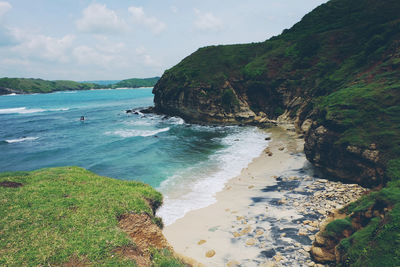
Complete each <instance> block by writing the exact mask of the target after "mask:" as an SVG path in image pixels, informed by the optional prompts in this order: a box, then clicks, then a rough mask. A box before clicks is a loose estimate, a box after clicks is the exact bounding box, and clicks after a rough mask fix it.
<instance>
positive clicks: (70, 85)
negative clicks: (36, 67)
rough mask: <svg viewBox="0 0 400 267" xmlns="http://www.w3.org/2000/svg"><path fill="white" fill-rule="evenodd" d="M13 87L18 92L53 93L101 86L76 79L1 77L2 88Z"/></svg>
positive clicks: (0, 86)
mask: <svg viewBox="0 0 400 267" xmlns="http://www.w3.org/2000/svg"><path fill="white" fill-rule="evenodd" d="M1 88H4V89H11V91H10V92H14V91H15V92H16V93H51V92H55V91H74V90H89V89H98V88H101V87H100V86H99V85H96V84H93V83H79V82H74V81H46V80H42V79H25V78H1V79H0V89H1Z"/></svg>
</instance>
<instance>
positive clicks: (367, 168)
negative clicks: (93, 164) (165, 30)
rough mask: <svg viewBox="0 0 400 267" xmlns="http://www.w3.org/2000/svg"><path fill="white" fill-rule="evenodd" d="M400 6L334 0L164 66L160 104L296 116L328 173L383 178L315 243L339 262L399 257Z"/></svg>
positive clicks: (263, 118) (197, 116)
mask: <svg viewBox="0 0 400 267" xmlns="http://www.w3.org/2000/svg"><path fill="white" fill-rule="evenodd" d="M398 14H400V2H399V1H396V0H387V1H379V0H354V1H348V0H331V1H329V2H328V3H326V4H323V5H321V6H319V7H317V8H316V9H315V10H313V11H312V12H311V13H309V14H307V15H306V16H304V18H303V19H302V20H301V21H300V22H299V23H297V24H295V25H294V26H293V27H292V28H291V29H288V30H284V31H283V32H282V34H281V35H279V36H276V37H273V38H271V39H269V40H267V41H265V42H262V43H252V44H240V45H226V46H211V47H205V48H201V49H199V50H198V51H196V52H194V53H193V54H192V55H190V56H188V57H186V58H185V59H183V60H182V61H181V62H180V63H179V64H177V65H176V66H174V67H172V68H171V69H169V70H167V71H165V73H164V74H163V75H162V77H161V79H160V80H159V82H158V83H157V84H156V85H155V87H154V89H153V93H154V95H155V98H154V102H155V108H154V109H155V111H156V112H160V113H165V114H169V115H178V116H181V117H183V118H184V119H186V120H188V121H191V122H201V123H224V124H258V125H260V124H261V125H262V124H264V123H268V122H271V121H278V122H288V121H289V122H292V123H293V124H294V125H295V127H296V131H298V132H299V133H302V134H304V136H305V147H304V150H305V153H306V156H307V158H308V160H309V161H311V162H312V163H313V164H314V165H315V166H317V167H318V168H320V169H321V171H323V172H324V173H325V175H326V177H328V178H329V177H330V178H339V179H341V180H345V181H349V182H356V183H359V184H362V185H364V186H368V187H377V188H376V189H375V190H376V191H375V192H374V193H372V194H370V195H368V196H366V197H364V198H362V199H360V200H359V201H358V202H356V203H355V204H353V206H351V207H349V208H347V209H346V211H344V212H346V216H347V218H346V219H341V220H338V221H334V222H332V224H331V225H330V226H329V227H328V230H329V231H326V230H324V232H321V235H325V238H324V239H323V238H321V240H320V243H318V242H316V244H315V246H314V247H315V249H314V250H315V251H317V252H321V251H322V250H325V252H328V254H329V255H331V256H332V257H333V258H330V259H329V260H326V261H328V262H335V263H336V264H339V265H345V266H347V265H355V266H374V265H371V263H372V262H374V263H378V262H385V263H386V264H387V265H385V266H399V264H400V257H399V256H398V255H397V254H396V253H397V252H396V253H395V254H393V253H392V252H393V251H400V247H399V243H398V238H397V239H396V238H394V237H395V236H398V235H399V234H400V227H399V224H398V217H399V215H398V210H399V205H400V198H399V197H398V196H399V195H400V186H399V183H398V182H397V180H399V178H400V19H399V15H398ZM379 189H381V190H379ZM343 227H344V228H343ZM332 229H333V230H332ZM389 233H391V234H389ZM396 240H397V241H396ZM385 244H386V245H385ZM321 247H322V248H323V249H320V248H321ZM335 253H336V254H335ZM317 254H318V253H314V251H313V256H314V257H315V259H316V260H319V259H321V258H318V255H317ZM371 255H372V256H371Z"/></svg>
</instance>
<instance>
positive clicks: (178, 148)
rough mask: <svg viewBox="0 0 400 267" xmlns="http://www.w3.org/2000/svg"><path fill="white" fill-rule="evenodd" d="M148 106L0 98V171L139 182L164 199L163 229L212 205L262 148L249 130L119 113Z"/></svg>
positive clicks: (65, 97) (110, 99) (121, 97)
mask: <svg viewBox="0 0 400 267" xmlns="http://www.w3.org/2000/svg"><path fill="white" fill-rule="evenodd" d="M152 104H153V95H152V93H151V88H143V89H124V90H90V91H76V92H57V93H51V94H36V95H8V96H0V125H1V128H0V151H1V153H0V171H16V170H34V169H39V168H44V167H54V166H66V165H74V166H80V167H83V168H86V169H88V170H90V171H93V172H95V173H97V174H100V175H104V176H110V177H113V178H117V179H124V180H139V181H142V182H145V183H147V184H150V185H151V186H153V187H155V188H157V189H158V190H160V191H161V192H163V193H164V195H165V205H164V206H163V207H162V209H161V211H160V215H161V216H162V217H163V219H164V220H165V221H166V223H167V224H168V223H171V222H173V221H174V220H176V219H177V218H179V217H182V216H183V215H184V214H185V213H186V212H187V211H189V210H191V209H195V208H201V207H204V206H207V205H209V204H211V203H212V202H213V201H215V199H214V197H213V195H214V194H215V193H216V192H218V191H220V190H221V189H222V188H223V185H224V183H225V182H226V181H227V180H228V179H229V178H232V177H234V176H236V175H238V174H239V173H240V170H241V169H242V168H244V167H246V166H247V164H248V163H249V162H250V161H251V160H252V159H253V158H254V157H255V156H257V155H259V154H260V153H261V151H262V150H263V148H264V147H265V146H266V145H267V143H266V142H265V140H264V138H265V133H263V132H261V131H260V130H258V129H256V128H253V127H209V126H199V125H191V124H187V123H185V122H184V121H183V120H182V119H180V118H176V117H172V118H167V117H165V116H160V115H154V114H141V113H139V114H126V112H125V110H127V109H140V108H143V107H148V106H151V105H152ZM81 116H85V121H84V122H82V121H80V117H81Z"/></svg>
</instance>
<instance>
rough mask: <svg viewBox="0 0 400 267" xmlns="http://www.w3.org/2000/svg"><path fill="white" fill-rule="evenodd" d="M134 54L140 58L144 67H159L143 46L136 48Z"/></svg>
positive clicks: (158, 63) (157, 62)
mask: <svg viewBox="0 0 400 267" xmlns="http://www.w3.org/2000/svg"><path fill="white" fill-rule="evenodd" d="M136 54H137V55H138V56H140V57H141V58H142V61H143V63H144V64H145V65H146V66H149V67H161V63H160V62H159V61H157V60H156V59H154V58H153V57H152V56H151V55H150V54H149V53H148V52H147V49H146V48H144V47H143V46H140V47H138V48H136Z"/></svg>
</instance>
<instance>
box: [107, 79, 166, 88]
mask: <svg viewBox="0 0 400 267" xmlns="http://www.w3.org/2000/svg"><path fill="white" fill-rule="evenodd" d="M159 79H160V77H152V78H145V79H138V78H133V79H127V80H122V81H120V82H117V83H115V84H113V85H112V88H138V87H153V86H154V85H155V84H156V83H157V82H158V80H159Z"/></svg>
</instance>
